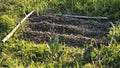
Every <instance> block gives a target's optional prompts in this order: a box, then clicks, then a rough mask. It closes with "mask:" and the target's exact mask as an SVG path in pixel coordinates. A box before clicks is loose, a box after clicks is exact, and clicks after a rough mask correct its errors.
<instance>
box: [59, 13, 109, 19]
mask: <svg viewBox="0 0 120 68" xmlns="http://www.w3.org/2000/svg"><path fill="white" fill-rule="evenodd" d="M57 16H65V17H75V18H83V19H105V20H107V19H108V17H90V16H78V15H68V14H57Z"/></svg>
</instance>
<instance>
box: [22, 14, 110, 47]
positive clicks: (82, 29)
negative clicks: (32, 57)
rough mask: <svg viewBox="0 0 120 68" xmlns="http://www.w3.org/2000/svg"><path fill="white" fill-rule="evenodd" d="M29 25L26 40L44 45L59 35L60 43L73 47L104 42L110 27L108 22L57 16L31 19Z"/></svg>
mask: <svg viewBox="0 0 120 68" xmlns="http://www.w3.org/2000/svg"><path fill="white" fill-rule="evenodd" d="M27 24H28V26H27V28H25V31H24V33H23V36H24V37H25V38H26V39H29V40H31V41H34V42H35V43H42V42H44V41H48V40H49V39H50V38H51V36H52V35H57V36H59V39H60V42H62V43H66V44H67V45H73V46H83V45H85V44H88V43H91V41H94V42H96V43H100V42H102V41H103V40H104V37H105V36H106V35H107V34H108V32H109V27H110V23H109V21H106V20H93V19H78V18H73V17H63V16H55V15H40V16H39V17H31V18H29V20H28V21H27ZM103 42H105V41H103Z"/></svg>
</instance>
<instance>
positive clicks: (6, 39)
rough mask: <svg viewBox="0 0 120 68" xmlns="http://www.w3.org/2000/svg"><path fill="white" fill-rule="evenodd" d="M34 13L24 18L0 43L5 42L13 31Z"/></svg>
mask: <svg viewBox="0 0 120 68" xmlns="http://www.w3.org/2000/svg"><path fill="white" fill-rule="evenodd" d="M33 12H34V11H31V12H30V13H29V14H28V15H26V16H25V18H24V19H23V20H22V21H21V22H20V23H19V24H18V25H17V26H16V27H15V28H14V29H13V30H12V31H11V32H10V33H9V34H8V35H7V36H6V37H4V38H3V40H2V42H4V43H5V42H6V41H7V40H8V39H9V38H10V37H11V36H12V35H13V34H14V33H15V31H16V30H17V29H18V28H19V27H20V25H21V24H22V23H23V22H24V21H25V20H26V19H27V18H28V17H29V16H30V15H31V14H32V13H33Z"/></svg>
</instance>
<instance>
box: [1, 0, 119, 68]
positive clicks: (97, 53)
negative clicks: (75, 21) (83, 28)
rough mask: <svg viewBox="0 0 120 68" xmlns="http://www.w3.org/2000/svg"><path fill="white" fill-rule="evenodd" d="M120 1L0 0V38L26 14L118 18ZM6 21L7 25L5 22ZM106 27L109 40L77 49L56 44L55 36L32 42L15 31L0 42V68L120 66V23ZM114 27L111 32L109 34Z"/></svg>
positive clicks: (56, 38) (57, 40)
mask: <svg viewBox="0 0 120 68" xmlns="http://www.w3.org/2000/svg"><path fill="white" fill-rule="evenodd" d="M119 4H120V0H71V1H69V0H57V1H56V0H44V1H43V0H34V1H33V0H29V1H28V0H7V1H5V0H0V39H2V38H3V37H4V36H5V35H6V34H7V33H8V32H9V31H10V30H11V29H12V28H14V26H15V25H16V24H17V23H18V22H19V21H20V20H21V18H23V17H24V16H25V15H26V14H27V13H29V12H30V11H32V10H35V13H34V14H33V15H36V14H37V13H63V14H77V15H88V16H108V17H110V19H114V20H119V19H120V10H119V9H120V6H119ZM8 22H9V25H8V24H6V23H8ZM114 24H115V28H112V27H111V28H110V29H111V30H110V32H109V34H108V37H107V40H108V42H109V43H110V41H109V40H110V39H111V37H113V42H112V43H110V44H108V46H105V45H103V44H100V45H101V46H100V48H98V47H93V46H92V45H89V46H86V47H83V48H79V47H72V46H71V47H69V46H66V45H64V44H61V43H59V39H58V37H54V38H53V40H50V41H49V42H45V43H41V44H35V43H33V42H31V41H25V40H23V39H19V33H16V34H15V35H14V37H13V38H11V39H10V40H8V41H7V43H5V44H4V43H0V67H21V68H25V67H28V68H37V67H38V68H54V67H55V68H56V67H62V68H66V67H72V68H97V67H103V68H109V67H113V68H117V67H119V66H120V23H119V21H118V22H116V23H114ZM113 29H114V33H113Z"/></svg>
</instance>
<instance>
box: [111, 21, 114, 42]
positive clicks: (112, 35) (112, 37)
mask: <svg viewBox="0 0 120 68" xmlns="http://www.w3.org/2000/svg"><path fill="white" fill-rule="evenodd" d="M110 24H111V25H112V27H113V33H112V34H113V35H112V38H111V41H110V44H112V42H113V39H114V37H113V36H114V35H115V26H114V24H113V23H112V22H111V21H110Z"/></svg>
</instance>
